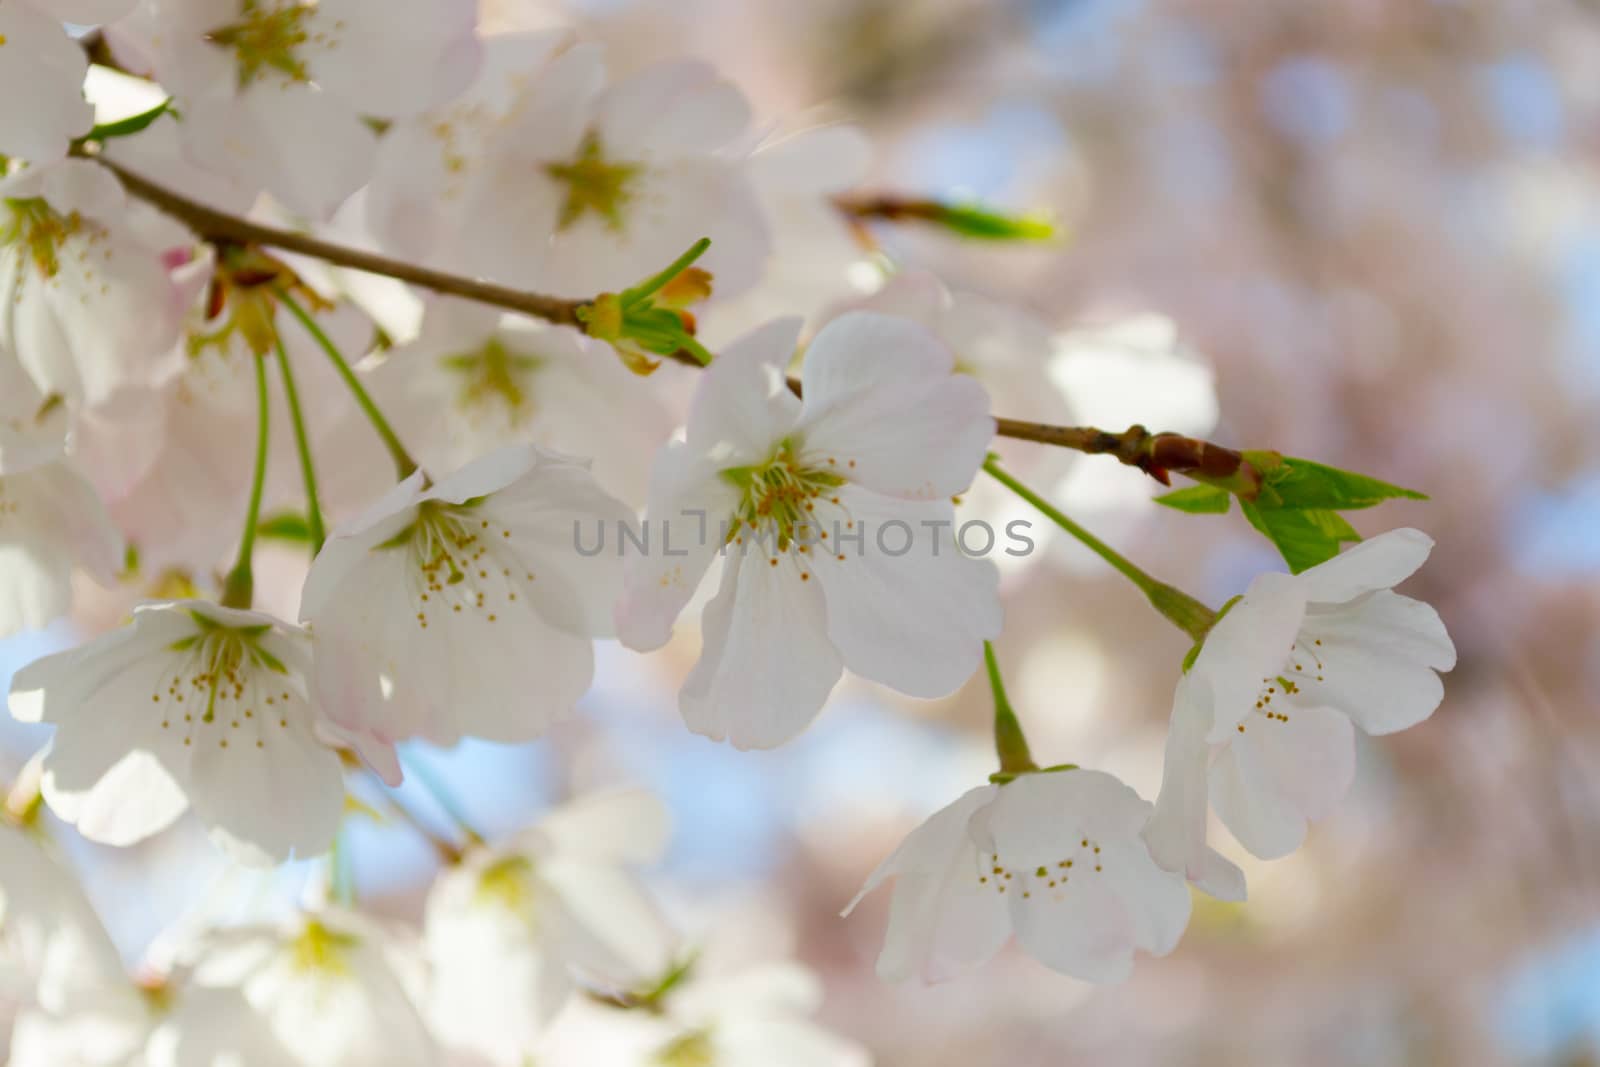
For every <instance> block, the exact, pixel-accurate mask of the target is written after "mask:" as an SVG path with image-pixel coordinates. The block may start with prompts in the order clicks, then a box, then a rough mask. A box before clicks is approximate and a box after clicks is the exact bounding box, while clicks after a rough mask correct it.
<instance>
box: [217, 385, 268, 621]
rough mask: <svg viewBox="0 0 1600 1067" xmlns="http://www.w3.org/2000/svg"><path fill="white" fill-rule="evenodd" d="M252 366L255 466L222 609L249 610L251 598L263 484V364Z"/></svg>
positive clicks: (264, 390)
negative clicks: (254, 409) (236, 552)
mask: <svg viewBox="0 0 1600 1067" xmlns="http://www.w3.org/2000/svg"><path fill="white" fill-rule="evenodd" d="M251 358H252V359H254V360H255V365H256V465H255V472H254V473H253V474H252V475H251V480H250V503H249V506H248V507H247V508H246V509H245V514H244V534H243V536H242V537H240V539H239V558H238V559H237V560H236V561H235V562H234V565H233V569H232V570H231V571H229V572H228V577H227V578H226V579H225V580H224V582H223V585H222V606H223V607H225V608H243V609H249V607H250V604H251V602H252V601H253V600H254V599H255V574H254V572H253V571H252V570H251V569H250V561H251V559H252V557H253V556H254V555H255V550H256V524H257V523H258V522H259V521H260V519H261V492H262V489H263V488H265V486H266V484H267V425H268V407H267V365H266V363H265V362H264V361H263V360H262V359H261V357H260V356H252V357H251Z"/></svg>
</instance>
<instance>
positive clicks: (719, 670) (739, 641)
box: [678, 550, 843, 749]
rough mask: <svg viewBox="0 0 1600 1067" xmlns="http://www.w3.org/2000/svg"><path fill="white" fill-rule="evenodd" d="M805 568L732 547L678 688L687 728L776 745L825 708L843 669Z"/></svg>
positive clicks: (744, 744)
mask: <svg viewBox="0 0 1600 1067" xmlns="http://www.w3.org/2000/svg"><path fill="white" fill-rule="evenodd" d="M801 574H802V571H801V568H800V566H799V564H797V563H796V562H795V558H794V556H793V555H792V554H788V555H784V556H780V557H774V558H769V557H768V556H767V554H766V553H765V552H763V551H760V550H756V551H753V552H751V553H750V554H749V555H745V554H744V553H742V552H740V551H737V550H730V551H729V553H728V556H727V559H726V562H725V563H724V565H723V572H722V588H721V589H720V590H718V592H717V595H716V596H715V597H713V598H712V600H711V602H710V603H709V604H708V605H707V606H706V611H705V617H704V620H703V622H702V630H703V633H704V647H703V650H702V652H701V654H700V661H699V662H698V663H696V664H695V666H694V670H692V671H691V672H690V673H689V677H688V680H687V681H685V682H684V684H683V690H682V692H680V693H679V694H678V705H679V707H680V708H681V709H682V711H683V718H684V721H685V722H687V723H688V725H689V729H691V730H693V731H694V732H695V733H697V734H703V735H704V736H706V737H709V738H711V739H712V740H715V741H722V740H727V741H729V742H731V743H732V744H733V746H734V747H735V748H740V749H749V748H776V747H777V746H778V745H781V744H783V743H784V742H785V741H788V740H790V739H791V738H793V737H794V736H795V735H796V734H798V733H800V731H802V730H804V729H805V728H806V727H807V726H809V725H810V724H811V720H812V719H814V718H816V716H817V712H819V711H821V710H822V705H823V704H824V703H826V702H827V699H828V694H829V693H831V692H832V691H833V687H834V685H835V684H836V683H837V682H838V681H839V675H840V673H841V672H842V670H843V667H842V665H841V663H840V661H839V650H838V649H836V648H835V647H834V646H833V645H832V643H830V642H829V640H828V632H827V612H826V609H825V607H824V605H823V600H822V590H821V589H820V588H819V587H818V584H817V582H815V581H814V580H802V578H801Z"/></svg>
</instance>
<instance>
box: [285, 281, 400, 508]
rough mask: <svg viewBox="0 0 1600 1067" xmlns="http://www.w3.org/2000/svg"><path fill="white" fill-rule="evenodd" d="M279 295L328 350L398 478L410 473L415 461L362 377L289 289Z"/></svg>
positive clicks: (314, 337) (330, 357)
mask: <svg viewBox="0 0 1600 1067" xmlns="http://www.w3.org/2000/svg"><path fill="white" fill-rule="evenodd" d="M278 299H280V300H282V301H283V306H284V307H286V308H288V309H289V313H290V314H291V315H293V316H294V317H295V318H297V319H299V320H300V325H302V326H304V327H305V328H306V332H307V333H309V334H310V335H311V337H312V339H313V340H315V341H316V342H317V344H318V345H319V346H320V347H321V348H322V351H323V352H325V353H327V356H328V359H330V360H331V361H332V362H333V368H334V370H336V371H338V372H339V377H340V378H343V379H344V384H345V385H346V386H348V387H349V389H350V393H351V395H353V396H354V397H355V398H356V403H357V404H358V405H360V407H361V411H362V413H363V414H365V415H366V417H367V421H368V422H370V423H372V428H373V429H374V430H376V431H377V433H378V437H379V438H381V439H382V440H383V445H384V447H385V448H387V449H388V450H389V456H390V458H391V459H393V460H394V468H395V471H396V472H397V473H398V474H399V476H400V478H401V480H404V479H406V478H409V477H411V475H412V473H413V472H414V471H415V470H416V469H417V461H416V460H414V459H412V458H411V454H410V453H408V452H407V451H406V449H405V446H404V445H402V444H401V443H400V438H399V436H398V435H396V434H395V432H394V427H392V426H390V425H389V420H388V419H386V418H384V417H383V412H381V411H379V410H378V405H377V404H376V403H375V402H374V401H373V399H372V396H371V395H370V394H369V393H368V392H367V389H366V386H364V385H362V384H361V379H360V378H358V377H356V372H355V371H354V370H352V369H351V368H350V364H349V363H348V362H347V361H346V360H345V358H344V356H342V355H340V354H339V347H338V346H337V345H335V344H334V343H333V340H332V339H331V338H330V337H329V336H328V335H327V333H325V332H324V331H323V329H322V327H321V326H319V325H317V320H316V319H314V318H312V317H311V316H310V315H309V314H307V313H306V310H305V308H303V307H301V306H300V304H299V303H298V302H297V301H296V300H295V298H294V297H293V296H292V295H290V293H289V292H288V290H286V289H280V290H278Z"/></svg>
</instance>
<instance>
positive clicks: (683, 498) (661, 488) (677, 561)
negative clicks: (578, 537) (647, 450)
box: [585, 441, 738, 652]
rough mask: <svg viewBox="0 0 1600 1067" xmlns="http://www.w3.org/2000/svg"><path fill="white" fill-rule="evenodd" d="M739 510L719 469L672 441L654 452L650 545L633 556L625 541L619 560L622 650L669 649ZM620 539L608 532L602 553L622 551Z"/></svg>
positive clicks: (646, 528) (647, 522)
mask: <svg viewBox="0 0 1600 1067" xmlns="http://www.w3.org/2000/svg"><path fill="white" fill-rule="evenodd" d="M737 503H738V491H737V490H736V489H734V487H733V486H732V485H731V484H729V483H728V482H726V481H724V480H723V479H722V478H721V477H720V475H719V471H718V465H717V464H714V463H711V462H709V461H708V460H707V459H706V458H705V457H704V456H701V455H699V454H697V453H695V452H692V451H691V450H690V449H689V447H688V446H687V445H685V444H684V443H683V442H681V441H674V442H671V443H670V444H668V445H667V446H666V447H664V448H663V449H662V450H661V451H660V452H659V453H657V455H656V462H655V469H654V470H653V471H652V473H651V481H650V501H649V505H648V508H647V510H646V512H645V519H644V523H643V525H642V527H640V536H641V537H643V536H648V537H650V538H652V540H651V542H650V548H649V549H648V550H639V549H636V548H633V547H632V542H628V544H629V547H628V549H627V551H626V556H625V559H624V565H623V566H624V570H623V575H624V583H623V592H622V597H621V599H620V600H619V601H618V602H617V609H616V625H617V636H618V637H619V638H621V640H622V643H623V644H625V645H627V646H628V647H629V648H631V649H634V650H636V651H639V652H649V651H653V650H654V649H657V648H660V647H661V646H662V645H664V644H666V643H667V639H668V638H669V637H671V636H672V628H673V625H674V623H676V622H677V619H678V616H679V615H680V614H682V612H683V609H684V607H685V606H687V605H688V603H689V600H690V598H691V597H693V596H694V593H695V590H696V589H698V588H699V586H700V581H701V579H702V578H704V577H705V573H706V569H707V568H708V567H710V566H711V561H712V560H713V559H715V558H716V555H717V552H718V551H719V550H720V549H721V548H722V546H723V542H724V540H725V536H726V535H725V531H724V527H725V526H726V525H727V524H728V522H729V516H731V515H732V514H733V510H734V507H735V505H736V504H737ZM637 525H638V524H630V526H637ZM620 536H621V535H620V533H619V532H618V531H615V530H612V531H609V532H608V540H607V542H606V545H605V546H602V550H603V551H607V552H612V551H615V552H619V553H620V552H623V546H622V545H621V544H616V545H613V544H612V542H613V541H615V540H617V538H619V537H620ZM585 543H586V544H588V543H589V542H587V540H586V542H585Z"/></svg>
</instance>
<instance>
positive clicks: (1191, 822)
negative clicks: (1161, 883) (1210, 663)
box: [1144, 674, 1211, 880]
mask: <svg viewBox="0 0 1600 1067" xmlns="http://www.w3.org/2000/svg"><path fill="white" fill-rule="evenodd" d="M1210 696H1211V694H1210V691H1209V688H1208V687H1206V686H1205V685H1203V684H1200V683H1198V682H1197V681H1196V680H1195V678H1194V675H1193V674H1188V675H1185V676H1184V677H1183V679H1182V680H1180V681H1179V682H1178V688H1177V691H1176V693H1174V694H1173V698H1172V721H1171V723H1170V725H1169V726H1168V728H1167V745H1166V757H1165V761H1164V762H1163V763H1162V766H1161V792H1160V793H1158V794H1157V795H1156V806H1155V813H1154V814H1153V815H1151V816H1150V822H1149V823H1148V825H1146V826H1145V830H1144V838H1145V841H1146V842H1147V843H1148V844H1149V846H1150V855H1151V857H1152V858H1154V859H1155V861H1156V863H1158V864H1159V865H1161V866H1162V867H1164V868H1165V869H1167V870H1169V871H1175V872H1177V873H1179V874H1182V875H1184V877H1186V878H1189V879H1190V880H1193V879H1195V878H1197V877H1199V876H1200V875H1201V874H1202V873H1203V871H1202V869H1203V865H1204V858H1205V855H1206V812H1207V803H1208V801H1207V792H1206V771H1207V765H1208V764H1209V762H1210V746H1209V745H1208V744H1207V743H1206V734H1207V733H1209V732H1210V730H1211V707H1210Z"/></svg>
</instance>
